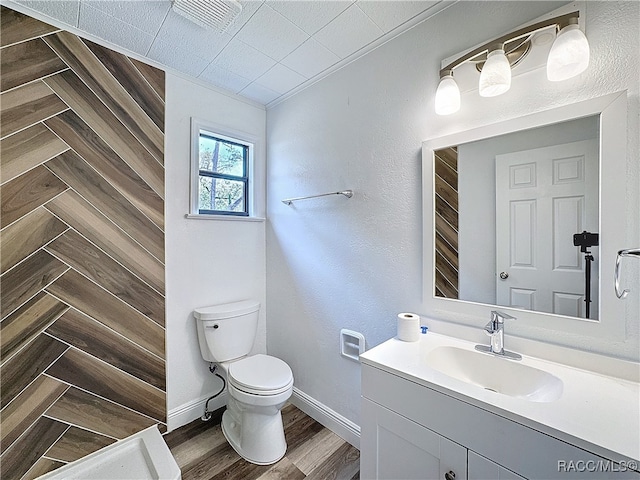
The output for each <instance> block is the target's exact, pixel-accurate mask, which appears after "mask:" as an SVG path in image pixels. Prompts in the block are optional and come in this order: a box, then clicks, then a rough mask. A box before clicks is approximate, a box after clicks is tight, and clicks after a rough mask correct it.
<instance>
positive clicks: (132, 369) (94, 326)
mask: <svg viewBox="0 0 640 480" xmlns="http://www.w3.org/2000/svg"><path fill="white" fill-rule="evenodd" d="M47 333H48V334H49V335H51V336H52V337H55V338H57V339H59V340H62V341H63V342H65V343H68V344H69V345H72V346H74V347H76V348H77V349H79V350H82V351H83V352H85V353H88V354H90V355H93V356H94V357H97V358H99V359H100V360H102V361H104V362H107V363H108V364H109V365H112V366H114V367H116V368H118V369H120V370H122V371H124V372H127V373H129V374H130V375H133V376H134V377H136V378H139V379H140V380H142V381H144V382H147V383H149V384H151V385H153V386H155V387H157V388H159V389H160V390H166V382H165V363H164V361H162V360H161V359H159V358H158V357H156V356H154V355H151V354H150V353H149V352H147V351H146V350H143V349H142V348H140V347H139V346H137V345H136V344H135V343H132V342H130V341H127V340H126V339H124V338H123V337H122V336H121V335H118V334H117V333H115V332H114V331H113V330H111V329H109V328H107V327H105V326H104V325H103V324H101V323H98V322H96V321H95V320H92V319H91V318H89V317H87V316H86V315H83V314H82V313H80V312H78V311H77V310H73V309H72V310H69V311H68V312H67V313H65V314H64V315H63V316H62V317H60V318H59V319H58V320H56V322H55V323H54V324H53V325H51V326H50V327H49V328H47ZM55 458H60V457H55Z"/></svg>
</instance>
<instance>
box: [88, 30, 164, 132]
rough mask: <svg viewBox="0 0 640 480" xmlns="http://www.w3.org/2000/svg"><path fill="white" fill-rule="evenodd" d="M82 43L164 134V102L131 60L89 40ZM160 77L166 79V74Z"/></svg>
mask: <svg viewBox="0 0 640 480" xmlns="http://www.w3.org/2000/svg"><path fill="white" fill-rule="evenodd" d="M82 41H83V42H84V43H85V44H86V45H87V47H89V49H90V50H91V51H92V52H93V54H94V55H95V56H96V57H98V59H99V60H100V61H101V62H102V64H103V65H104V66H105V67H107V69H108V70H109V72H111V75H113V76H114V77H115V78H116V79H117V80H118V82H119V83H120V84H121V85H122V86H123V87H124V89H125V90H126V91H127V92H129V94H130V95H131V96H132V97H133V99H134V100H135V101H136V103H137V104H138V105H140V107H141V108H142V109H143V110H144V111H145V113H146V114H147V115H148V116H149V118H151V120H152V121H153V123H155V124H156V125H157V126H158V128H159V129H160V131H161V132H164V102H163V101H162V99H161V98H160V97H159V96H158V94H157V93H156V92H155V90H154V89H153V87H152V86H151V85H150V84H149V83H148V82H147V80H146V78H145V77H144V75H142V73H140V70H138V69H137V68H136V67H135V66H134V65H133V63H132V62H131V59H130V58H129V57H127V56H125V55H122V54H121V53H118V52H116V51H114V50H111V49H110V48H106V47H103V46H102V45H98V44H97V43H93V42H90V41H89V40H87V39H82ZM159 75H162V77H164V72H160V74H159Z"/></svg>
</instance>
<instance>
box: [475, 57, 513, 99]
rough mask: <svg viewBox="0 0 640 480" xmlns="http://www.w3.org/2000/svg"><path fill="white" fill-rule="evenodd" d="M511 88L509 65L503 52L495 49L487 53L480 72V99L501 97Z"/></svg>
mask: <svg viewBox="0 0 640 480" xmlns="http://www.w3.org/2000/svg"><path fill="white" fill-rule="evenodd" d="M509 88H511V65H509V60H507V56H506V55H505V54H504V50H502V49H496V50H493V51H492V52H489V55H487V61H486V62H485V64H484V66H483V67H482V72H480V84H479V86H478V90H479V91H480V96H482V97H495V96H497V95H502V94H503V93H504V92H506V91H507V90H509Z"/></svg>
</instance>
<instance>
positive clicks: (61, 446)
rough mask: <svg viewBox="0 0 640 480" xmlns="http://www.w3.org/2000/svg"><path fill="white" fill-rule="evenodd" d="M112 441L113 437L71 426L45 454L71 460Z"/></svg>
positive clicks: (58, 458)
mask: <svg viewBox="0 0 640 480" xmlns="http://www.w3.org/2000/svg"><path fill="white" fill-rule="evenodd" d="M114 442H115V440H114V439H113V438H109V437H105V436H103V435H99V434H97V433H93V432H89V431H87V430H83V429H81V428H78V427H71V428H69V429H68V430H67V431H66V432H64V434H63V435H62V436H61V437H60V438H59V439H58V441H57V442H56V443H54V444H53V446H52V447H51V449H49V451H48V452H47V456H48V457H49V458H55V459H56V460H60V461H62V462H73V461H75V460H78V459H80V458H82V457H84V456H85V455H89V454H90V453H93V452H95V451H97V450H100V449H101V448H104V447H106V446H107V445H111V444H112V443H114Z"/></svg>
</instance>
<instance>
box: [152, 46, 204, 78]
mask: <svg viewBox="0 0 640 480" xmlns="http://www.w3.org/2000/svg"><path fill="white" fill-rule="evenodd" d="M147 57H149V58H152V59H153V60H156V61H158V62H160V63H161V64H163V65H166V66H168V67H171V68H174V69H176V70H178V71H180V72H183V73H186V74H187V75H191V76H193V77H197V76H198V75H200V73H202V71H203V70H204V69H205V68H206V67H207V65H208V64H209V61H208V60H207V59H204V58H201V57H199V56H198V55H196V54H194V53H193V52H191V51H190V50H189V49H188V48H181V47H179V46H177V45H176V44H173V43H168V42H165V41H163V40H158V39H156V41H155V42H153V45H152V46H151V50H149V53H148V54H147Z"/></svg>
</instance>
